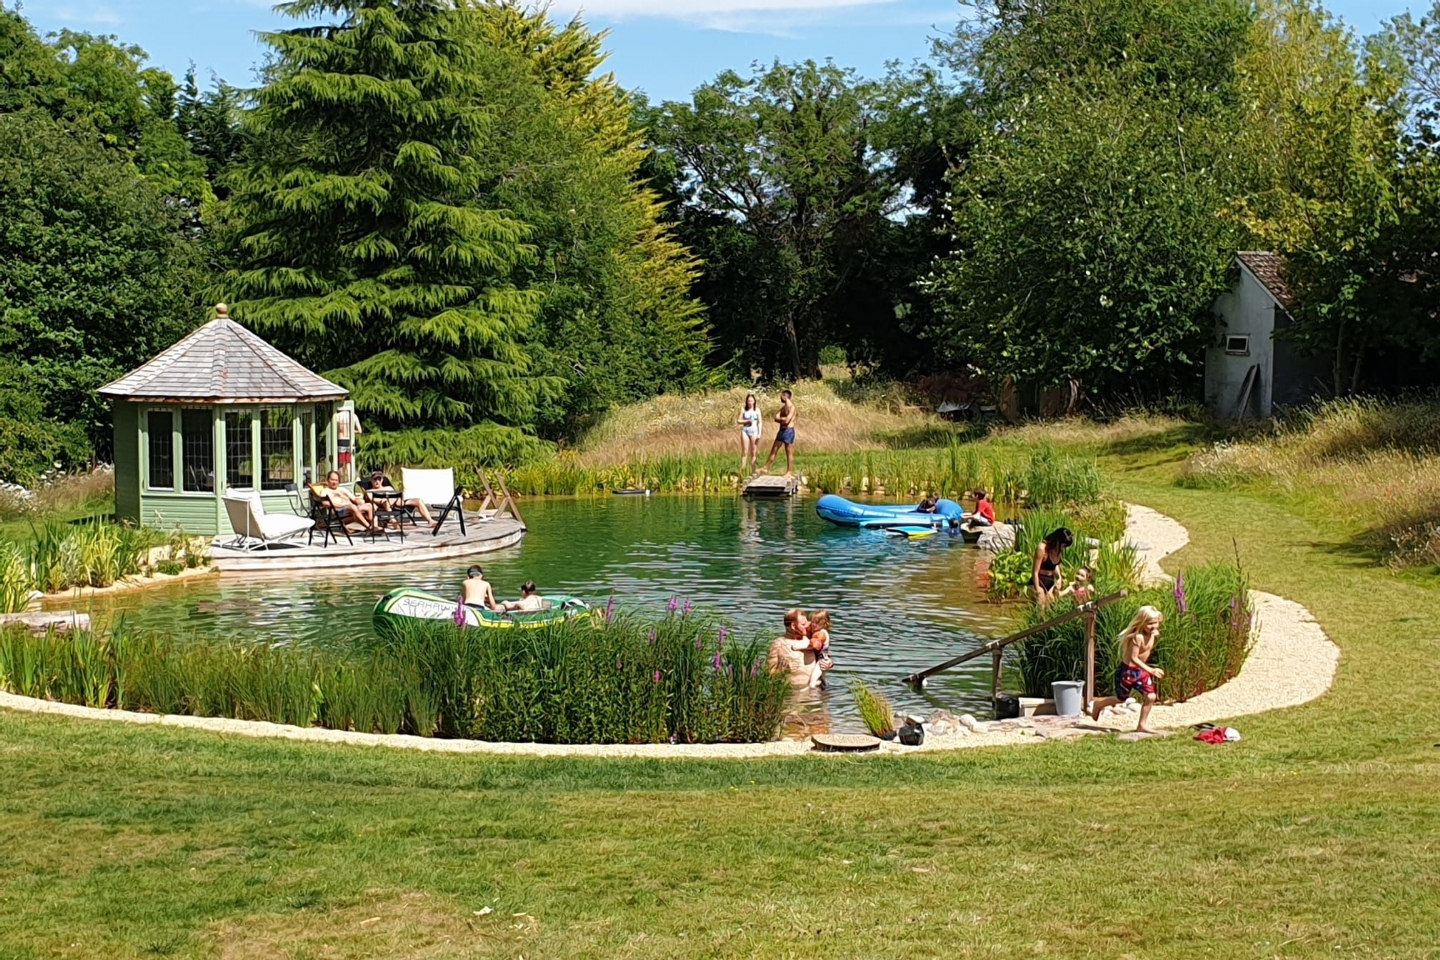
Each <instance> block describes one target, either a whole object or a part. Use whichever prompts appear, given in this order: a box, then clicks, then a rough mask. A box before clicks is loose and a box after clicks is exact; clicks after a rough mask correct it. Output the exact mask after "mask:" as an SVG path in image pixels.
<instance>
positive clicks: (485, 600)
mask: <svg viewBox="0 0 1440 960" xmlns="http://www.w3.org/2000/svg"><path fill="white" fill-rule="evenodd" d="M461 586H462V588H463V591H464V592H463V594H462V596H461V600H463V601H464V603H465V605H466V606H468V607H480V608H481V609H483V610H494V611H497V612H498V611H499V610H500V604H498V603H496V602H495V591H494V590H493V589H492V588H491V587H490V583H489V581H487V580H486V579H485V571H484V570H482V569H480V564H478V563H477V564H474V565H473V566H471V567H470V569H469V570H468V571H466V573H465V582H464V584H462V585H461Z"/></svg>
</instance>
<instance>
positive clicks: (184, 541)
mask: <svg viewBox="0 0 1440 960" xmlns="http://www.w3.org/2000/svg"><path fill="white" fill-rule="evenodd" d="M157 548H159V549H157ZM209 562H210V558H209V557H208V556H207V555H206V554H205V553H204V552H203V550H201V549H197V548H196V544H195V541H193V540H192V539H191V538H190V537H189V536H188V535H187V534H186V533H185V532H184V531H183V530H180V529H178V528H177V529H176V530H175V531H173V532H172V533H170V534H168V535H167V534H163V533H160V532H158V531H155V530H150V529H146V528H144V527H134V526H131V525H130V524H127V523H115V522H113V521H110V520H105V519H102V518H94V519H90V520H84V521H77V522H72V523H62V522H60V521H58V520H53V519H52V520H47V521H46V522H44V523H41V524H38V525H32V526H31V528H30V536H29V537H28V538H27V539H25V540H20V541H14V540H11V541H0V613H14V612H17V611H20V610H24V609H25V607H26V605H27V604H28V603H29V600H30V595H31V594H32V593H34V592H38V593H42V594H56V593H62V592H64V591H66V590H69V589H71V588H73V587H108V586H110V585H112V584H114V583H115V582H116V581H118V580H121V579H124V578H125V577H133V576H140V575H147V574H150V573H152V572H157V571H158V572H159V573H164V574H168V575H172V576H173V575H174V574H177V573H180V572H181V571H182V570H187V569H194V568H196V567H200V566H203V565H205V564H208V563H209Z"/></svg>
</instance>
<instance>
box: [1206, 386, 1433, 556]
mask: <svg viewBox="0 0 1440 960" xmlns="http://www.w3.org/2000/svg"><path fill="white" fill-rule="evenodd" d="M1181 482H1182V483H1183V484H1185V485H1186V486H1190V487H1195V488H1206V489H1221V490H1257V491H1264V492H1269V493H1274V494H1278V495H1280V496H1283V497H1286V498H1289V499H1293V500H1295V501H1300V502H1304V503H1306V504H1307V505H1308V506H1309V507H1310V508H1311V510H1312V511H1313V512H1316V513H1322V512H1323V513H1324V514H1327V515H1328V516H1329V517H1330V518H1331V519H1332V521H1333V522H1335V523H1337V524H1339V525H1342V526H1344V527H1346V528H1347V529H1348V530H1351V531H1354V534H1355V535H1354V543H1355V545H1356V546H1358V547H1360V548H1362V549H1364V550H1366V551H1368V552H1371V553H1373V554H1374V555H1376V556H1378V557H1380V558H1382V559H1384V560H1385V561H1387V562H1388V563H1390V564H1392V565H1395V566H1398V567H1407V566H1415V565H1417V564H1435V563H1440V401H1433V400H1423V401H1422V400H1416V401H1410V402H1390V401H1379V400H1363V399H1361V400H1339V401H1335V402H1332V403H1328V404H1325V405H1323V406H1321V407H1319V408H1318V409H1316V410H1313V411H1306V412H1304V413H1301V414H1298V415H1296V416H1294V417H1293V418H1291V419H1289V420H1286V421H1282V422H1280V423H1279V424H1277V425H1276V427H1275V429H1274V431H1273V432H1270V433H1267V434H1264V435H1260V436H1256V437H1253V438H1251V439H1248V440H1244V441H1242V442H1235V443H1219V444H1215V445H1213V446H1211V447H1209V448H1208V449H1205V450H1202V451H1199V452H1197V453H1195V454H1193V455H1192V456H1191V457H1190V458H1189V460H1188V462H1187V463H1186V465H1185V469H1184V472H1183V474H1182V476H1181Z"/></svg>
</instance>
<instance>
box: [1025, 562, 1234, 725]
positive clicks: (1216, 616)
mask: <svg viewBox="0 0 1440 960" xmlns="http://www.w3.org/2000/svg"><path fill="white" fill-rule="evenodd" d="M1102 592H1104V591H1103V590H1102ZM1145 604H1149V605H1151V606H1154V607H1158V608H1159V609H1160V611H1161V612H1162V613H1164V615H1165V623H1164V626H1162V627H1161V630H1160V640H1159V642H1158V643H1157V644H1156V648H1155V655H1154V657H1153V658H1152V661H1151V662H1153V663H1155V664H1156V665H1157V666H1159V667H1161V668H1162V669H1164V670H1165V677H1164V678H1163V679H1162V680H1161V681H1160V695H1161V697H1162V698H1164V699H1170V700H1188V699H1190V698H1191V697H1194V696H1196V695H1197V694H1201V693H1204V692H1205V691H1206V690H1213V689H1214V688H1215V687H1218V686H1219V685H1220V684H1222V683H1224V682H1225V681H1227V680H1229V679H1230V678H1231V677H1234V676H1235V675H1236V674H1237V673H1239V672H1240V667H1241V665H1242V664H1244V662H1245V656H1246V654H1248V653H1249V650H1250V644H1251V640H1252V636H1251V634H1252V629H1253V625H1254V610H1253V606H1252V604H1251V602H1250V596H1249V584H1248V582H1247V580H1246V577H1245V574H1244V571H1243V570H1242V569H1241V568H1240V567H1239V566H1238V565H1237V564H1235V563H1229V562H1221V563H1212V564H1207V565H1205V566H1203V567H1195V568H1191V569H1189V570H1184V571H1182V572H1181V573H1180V574H1179V575H1177V576H1176V578H1175V583H1174V584H1173V585H1171V586H1161V587H1153V588H1150V589H1146V590H1139V591H1135V592H1133V593H1131V594H1130V596H1129V597H1127V598H1126V599H1124V600H1120V601H1118V602H1116V603H1112V604H1110V605H1108V606H1106V607H1103V608H1102V609H1101V610H1100V612H1099V615H1098V616H1097V619H1096V631H1095V633H1096V657H1095V676H1096V684H1097V687H1098V688H1099V689H1100V690H1101V691H1102V692H1103V691H1104V690H1105V689H1106V688H1108V685H1109V681H1110V678H1111V677H1112V676H1113V675H1114V671H1115V667H1116V665H1117V664H1118V663H1119V658H1120V650H1119V647H1118V644H1117V642H1116V640H1117V638H1118V637H1119V636H1120V634H1121V633H1122V632H1123V631H1124V629H1125V626H1126V625H1127V624H1128V623H1129V622H1130V618H1131V617H1133V616H1134V614H1135V611H1136V610H1137V609H1138V608H1139V607H1141V606H1142V605H1145ZM1070 609H1073V604H1072V603H1071V602H1070V601H1068V600H1062V601H1060V602H1059V603H1056V604H1052V605H1051V606H1049V607H1048V608H1045V609H1043V610H1042V609H1040V608H1038V607H1026V608H1025V609H1023V610H1022V611H1021V612H1020V613H1019V615H1018V617H1017V621H1016V624H1015V629H1016V630H1017V631H1018V630H1023V629H1025V628H1026V627H1029V626H1033V625H1036V624H1039V623H1041V622H1042V621H1044V620H1046V619H1047V618H1049V617H1053V616H1058V615H1060V614H1062V613H1065V612H1066V611H1068V610H1070ZM1016 646H1017V651H1016V654H1017V655H1016V664H1017V666H1018V667H1019V670H1020V675H1021V677H1022V678H1023V680H1024V684H1025V693H1026V695H1027V696H1032V697H1040V696H1047V697H1048V696H1049V695H1050V684H1051V682H1052V681H1055V680H1078V679H1080V678H1081V677H1083V676H1084V674H1085V669H1084V654H1085V623H1084V619H1083V618H1077V619H1075V620H1072V621H1070V622H1069V623H1065V624H1061V625H1060V626H1058V627H1055V628H1053V629H1051V630H1047V631H1046V632H1044V633H1042V634H1039V635H1037V636H1034V637H1031V638H1029V639H1027V640H1022V641H1021V642H1020V643H1019V644H1017V645H1016Z"/></svg>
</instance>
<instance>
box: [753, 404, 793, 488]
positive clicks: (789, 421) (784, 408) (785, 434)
mask: <svg viewBox="0 0 1440 960" xmlns="http://www.w3.org/2000/svg"><path fill="white" fill-rule="evenodd" d="M791 396H792V395H791V393H790V391H789V390H781V391H780V412H779V413H777V414H776V415H775V422H776V424H778V425H779V427H780V430H779V432H778V433H776V434H775V442H774V443H772V444H770V456H769V457H767V458H766V459H765V466H763V467H761V468H760V472H761V473H765V472H766V471H768V470H769V469H770V464H772V463H774V462H775V454H777V453H779V452H780V447H781V445H782V444H783V445H784V447H785V476H787V477H789V476H792V475H793V474H794V473H795V401H794V400H793V399H791Z"/></svg>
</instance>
